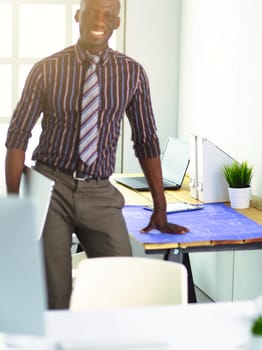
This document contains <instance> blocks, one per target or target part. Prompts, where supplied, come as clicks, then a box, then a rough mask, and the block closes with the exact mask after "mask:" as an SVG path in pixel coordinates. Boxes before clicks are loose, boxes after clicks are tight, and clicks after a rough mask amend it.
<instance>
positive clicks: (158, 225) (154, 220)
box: [140, 213, 189, 235]
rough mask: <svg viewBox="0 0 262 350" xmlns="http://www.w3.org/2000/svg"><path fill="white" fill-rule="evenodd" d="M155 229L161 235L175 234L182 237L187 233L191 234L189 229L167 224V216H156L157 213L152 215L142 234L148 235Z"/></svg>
mask: <svg viewBox="0 0 262 350" xmlns="http://www.w3.org/2000/svg"><path fill="white" fill-rule="evenodd" d="M153 229H157V230H159V231H160V232H161V233H173V234H180V235H181V234H184V233H186V232H189V229H188V228H186V227H184V226H180V225H177V224H173V223H171V222H167V219H166V214H156V213H153V214H152V216H151V219H150V222H149V224H148V225H147V226H146V227H145V228H143V229H142V230H141V231H140V232H141V233H148V232H149V231H151V230H153Z"/></svg>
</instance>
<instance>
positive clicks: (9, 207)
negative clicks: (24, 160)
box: [0, 195, 46, 335]
mask: <svg viewBox="0 0 262 350" xmlns="http://www.w3.org/2000/svg"><path fill="white" fill-rule="evenodd" d="M0 225H1V226H0V281H1V288H0V333H7V334H25V335H44V333H45V329H44V310H45V309H46V291H45V283H44V273H43V261H42V250H41V246H40V241H39V239H38V238H37V235H36V232H35V231H36V225H35V209H34V204H33V202H32V201H31V200H29V199H25V198H19V197H18V196H16V195H13V196H12V195H11V196H7V197H0Z"/></svg>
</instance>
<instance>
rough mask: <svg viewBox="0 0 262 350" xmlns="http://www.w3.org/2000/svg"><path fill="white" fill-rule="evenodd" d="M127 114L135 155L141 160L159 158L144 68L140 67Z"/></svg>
mask: <svg viewBox="0 0 262 350" xmlns="http://www.w3.org/2000/svg"><path fill="white" fill-rule="evenodd" d="M126 114H127V117H128V119H129V122H130V125H131V130H132V141H133V145H134V150H135V155H136V156H137V157H138V158H141V159H143V158H154V157H157V156H159V155H160V146H159V139H158V136H157V128H156V122H155V117H154V113H153V109H152V103H151V95H150V88H149V82H148V78H147V75H146V72H145V70H144V69H143V67H142V66H140V69H139V74H138V80H137V85H136V89H135V92H134V95H133V97H132V99H131V102H130V103H129V105H128V108H127V110H126Z"/></svg>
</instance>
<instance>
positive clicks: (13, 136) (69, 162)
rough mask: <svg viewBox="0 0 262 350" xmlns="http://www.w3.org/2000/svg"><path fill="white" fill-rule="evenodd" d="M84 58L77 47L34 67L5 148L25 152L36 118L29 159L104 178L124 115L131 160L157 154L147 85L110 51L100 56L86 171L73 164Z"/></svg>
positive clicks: (134, 67)
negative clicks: (94, 135)
mask: <svg viewBox="0 0 262 350" xmlns="http://www.w3.org/2000/svg"><path fill="white" fill-rule="evenodd" d="M87 57H88V54H87V53H86V52H85V51H84V50H83V48H82V47H81V45H80V43H79V42H78V43H77V44H76V45H74V46H70V47H68V48H66V49H64V50H63V51H60V52H58V53H56V54H54V55H52V56H50V57H47V58H45V59H43V60H41V61H40V62H38V63H36V64H35V65H34V67H33V68H32V70H31V72H30V73H29V75H28V78H27V80H26V83H25V86H24V89H23V93H22V96H21V99H20V101H19V102H18V104H17V107H16V109H15V111H14V114H13V116H12V119H11V122H10V126H9V129H8V134H7V139H6V147H7V148H18V149H22V150H24V151H25V150H26V148H27V144H28V141H29V138H30V136H31V132H32V129H33V127H34V125H35V123H36V122H37V120H38V118H39V117H41V118H42V119H41V125H42V133H41V136H40V139H39V144H38V146H37V147H36V149H35V150H34V152H33V156H32V159H33V160H36V161H41V162H44V163H46V164H48V165H50V166H54V167H58V168H60V169H64V170H68V171H72V172H73V171H74V170H76V169H77V168H78V170H80V171H81V172H83V173H85V174H88V175H93V176H100V177H108V176H110V175H111V174H112V172H113V171H114V167H115V158H116V149H117V141H118V138H119V134H120V126H121V120H122V118H123V116H124V114H125V113H126V115H127V117H128V119H129V122H130V125H131V130H132V140H133V144H134V151H135V155H136V156H137V157H138V158H151V157H156V156H158V155H159V154H160V149H159V140H158V137H157V134H156V124H155V119H154V115H153V111H152V105H151V98H150V91H149V84H148V79H147V76H146V73H145V71H144V69H143V67H142V66H141V65H140V64H139V63H137V62H136V61H135V60H133V59H131V58H129V57H127V56H125V55H123V54H121V53H119V52H117V51H114V50H112V49H107V50H106V51H105V52H103V53H101V54H100V62H99V64H98V66H97V74H98V79H99V84H100V94H101V95H100V107H99V117H98V133H99V135H98V157H97V159H96V161H95V162H94V163H93V164H92V165H91V166H87V165H86V164H84V163H82V162H81V161H80V160H79V154H78V144H79V130H80V115H81V97H82V90H83V83H84V76H85V72H86V69H87V67H88V64H89V63H88V58H87Z"/></svg>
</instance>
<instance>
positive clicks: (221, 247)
mask: <svg viewBox="0 0 262 350" xmlns="http://www.w3.org/2000/svg"><path fill="white" fill-rule="evenodd" d="M117 187H118V188H119V190H120V191H121V192H122V193H123V195H124V197H125V198H126V202H127V204H140V205H144V204H148V203H149V202H150V201H151V195H150V193H147V192H134V191H132V190H129V189H127V188H124V187H123V186H120V185H117ZM130 192H133V193H132V200H131V203H130V202H129V194H130ZM165 194H166V198H167V202H174V201H187V202H191V203H199V202H198V201H196V200H194V199H193V198H191V197H190V195H189V191H188V189H187V188H186V184H185V186H183V188H182V189H181V190H179V191H166V192H165ZM135 199H136V200H137V201H135ZM225 208H226V207H225ZM228 210H229V211H231V212H233V213H236V211H234V210H232V209H231V208H228ZM237 212H238V213H240V214H244V215H245V216H247V217H249V218H250V219H252V220H255V221H256V222H257V223H259V224H261V223H262V215H261V212H260V211H259V210H257V209H255V208H251V207H250V208H248V209H245V210H238V211H237ZM195 215H199V217H200V218H201V214H200V211H199V212H196V213H195ZM238 215H239V214H238ZM245 216H244V218H245ZM148 218H149V217H148ZM178 218H179V215H178V214H175V215H174V216H173V217H172V220H170V221H173V222H176V223H180V224H182V225H185V226H187V221H186V218H187V214H186V216H185V217H184V219H183V220H182V221H179V220H178ZM147 220H148V219H145V220H144V222H143V223H141V225H140V226H141V227H142V226H143V225H145V224H146V223H147ZM246 220H248V219H246ZM253 224H254V225H255V226H257V227H256V229H258V230H259V231H258V232H256V235H255V234H253V233H252V232H251V233H252V235H253V236H252V235H251V236H250V235H246V236H244V238H238V237H237V238H235V237H230V235H228V236H225V237H224V239H223V240H221V239H219V240H218V239H214V238H212V240H211V239H210V238H209V237H207V240H203V239H198V240H194V239H191V240H189V241H186V240H185V239H184V237H183V236H180V235H171V236H172V238H173V239H174V240H173V241H169V240H167V241H166V242H165V241H164V240H163V236H164V235H160V236H159V241H158V240H157V238H156V240H155V241H152V240H151V241H150V239H149V241H147V240H144V239H145V238H150V235H139V234H137V233H135V232H134V231H133V232H132V230H129V231H130V235H131V236H133V237H134V238H135V239H136V240H138V241H139V242H140V244H141V245H142V246H143V248H144V250H145V252H146V253H147V254H153V253H159V252H163V254H165V258H166V259H168V260H175V261H180V262H183V263H184V264H185V265H186V267H187V269H188V272H189V301H190V302H194V301H195V295H194V284H193V277H192V272H191V266H190V261H189V257H188V253H189V252H200V251H204V252H207V251H232V250H251V249H261V248H262V227H259V225H258V224H256V223H255V222H254V223H253ZM251 226H252V223H250V226H248V227H249V230H250V231H251ZM141 227H139V228H141ZM166 236H170V235H166ZM185 237H187V234H186V235H185Z"/></svg>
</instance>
